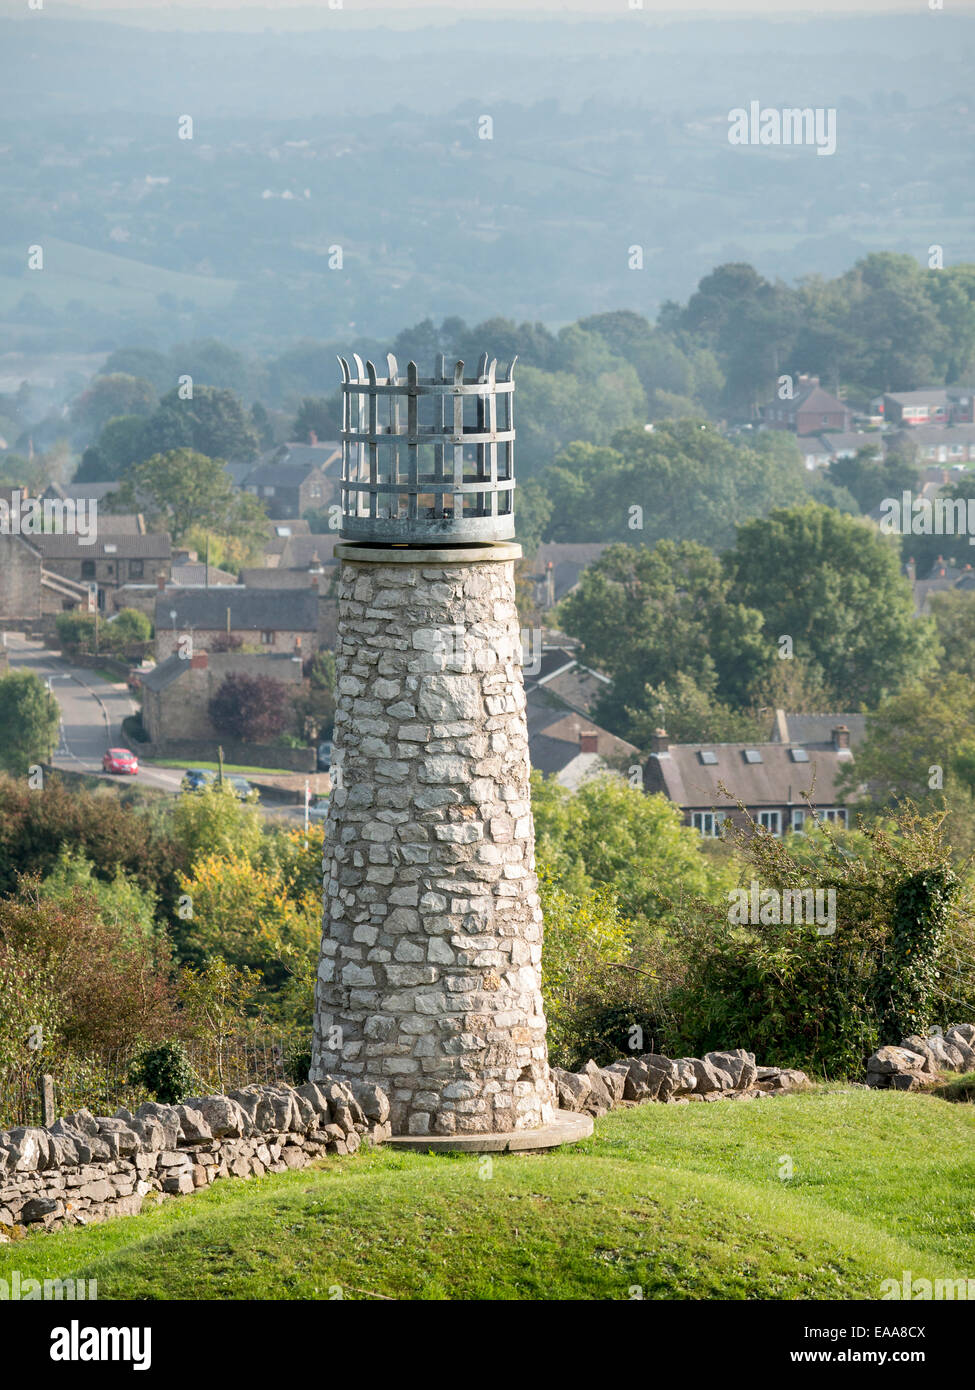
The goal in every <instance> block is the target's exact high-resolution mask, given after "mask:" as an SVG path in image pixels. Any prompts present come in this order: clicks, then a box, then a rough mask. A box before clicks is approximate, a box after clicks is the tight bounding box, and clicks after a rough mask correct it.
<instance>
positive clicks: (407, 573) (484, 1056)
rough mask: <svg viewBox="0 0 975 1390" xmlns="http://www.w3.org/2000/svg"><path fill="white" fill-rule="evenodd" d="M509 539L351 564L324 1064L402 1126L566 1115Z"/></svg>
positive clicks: (316, 1071)
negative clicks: (551, 1059) (474, 549)
mask: <svg viewBox="0 0 975 1390" xmlns="http://www.w3.org/2000/svg"><path fill="white" fill-rule="evenodd" d="M353 550H354V548H353V547H342V552H343V555H344V556H347V555H349V554H350V553H352V551H353ZM507 550H508V551H509V552H510V550H511V547H508V548H507ZM504 551H505V548H503V547H492V546H485V547H483V556H484V558H483V560H482V559H480V556H478V557H477V558H475V559H466V560H464V561H463V562H460V563H443V562H442V560H441V559H440V558H439V557H443V555H444V554H445V552H444V551H439V552H436V556H437V557H438V558H437V559H434V558H433V556H434V553H433V552H426V558H424V555H425V552H424V551H423V550H409V551H407V550H406V549H404V550H400V551H398V552H395V551H394V552H392V554H393V555H396V556H397V560H398V561H399V562H396V563H393V562H390V563H385V562H383V559H382V552H378V551H376V550H370V551H369V552H368V553H369V555H370V556H371V557H376V556H377V555H378V556H379V557H380V558H379V559H378V560H377V559H375V558H371V559H370V560H368V561H367V560H365V559H362V560H355V561H353V560H351V559H349V558H343V560H342V563H341V572H340V582H339V640H338V648H337V657H336V664H337V672H338V681H337V692H338V697H337V712H336V717H335V734H334V740H333V766H334V767H335V769H336V771H335V778H336V784H337V785H336V786H335V788H334V789H333V792H332V796H331V801H330V808H329V819H328V823H327V829H326V849H325V865H324V880H325V910H324V924H323V934H322V956H321V964H320V969H319V977H318V982H317V998H316V1020H315V1036H314V1045H313V1063H312V1071H311V1076H312V1079H315V1078H316V1077H320V1076H323V1075H325V1074H327V1073H334V1074H337V1075H342V1076H348V1077H354V1078H360V1079H363V1080H368V1081H371V1082H374V1083H375V1084H377V1085H379V1086H381V1087H382V1088H383V1089H384V1090H386V1091H387V1092H388V1094H389V1097H390V1102H391V1105H392V1114H391V1119H392V1123H393V1130H394V1133H400V1134H407V1133H408V1134H416V1135H421V1134H426V1133H430V1134H437V1135H450V1134H455V1133H456V1134H472V1133H475V1134H476V1133H485V1132H498V1131H508V1130H515V1129H525V1128H535V1127H538V1126H540V1125H543V1124H547V1123H548V1122H549V1121H550V1120H551V1119H552V1117H553V1115H554V1113H555V1103H554V1096H553V1088H552V1083H551V1079H550V1076H549V1069H548V1062H547V1054H546V1046H545V1019H544V1014H543V1010H542V1000H541V993H540V967H541V954H542V912H541V907H540V905H539V900H538V892H537V880H536V877H535V865H534V834H533V826H532V818H531V803H530V788H529V761H528V736H527V729H526V724H525V694H524V685H523V681H522V671H521V631H520V623H519V619H518V614H517V610H516V608H515V588H514V564H513V561H512V560H511V559H510V558H508V559H500V558H498V555H499V554H503V553H504ZM470 554H471V552H470V551H465V555H467V556H470ZM492 554H494V556H495V558H494V559H491V558H490V557H491V556H492Z"/></svg>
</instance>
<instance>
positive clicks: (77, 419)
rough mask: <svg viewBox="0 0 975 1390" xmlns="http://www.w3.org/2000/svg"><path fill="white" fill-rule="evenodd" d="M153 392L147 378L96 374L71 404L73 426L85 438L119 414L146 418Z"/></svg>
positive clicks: (154, 395)
mask: <svg viewBox="0 0 975 1390" xmlns="http://www.w3.org/2000/svg"><path fill="white" fill-rule="evenodd" d="M156 400H157V397H156V392H155V389H154V388H153V386H152V385H151V383H150V382H148V381H142V380H140V379H139V378H138V377H134V376H127V375H126V374H125V373H124V372H112V373H111V374H110V375H108V376H96V377H95V379H94V380H93V381H92V383H91V385H90V386H89V387H88V388H87V390H86V391H84V392H83V393H82V395H80V396H79V397H78V399H77V400H76V401H75V402H74V404H73V405H72V407H71V420H72V423H73V424H74V426H75V429H76V430H77V431H78V432H79V434H81V435H82V436H84V437H85V438H87V439H91V438H92V436H94V435H97V434H98V433H99V431H100V430H101V429H102V428H103V427H104V426H105V425H106V424H107V423H108V421H109V420H111V419H114V418H115V417H116V416H119V415H135V416H140V417H143V418H144V417H146V416H149V415H151V414H152V412H153V410H154V409H155V408H156Z"/></svg>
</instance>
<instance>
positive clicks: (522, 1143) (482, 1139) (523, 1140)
mask: <svg viewBox="0 0 975 1390" xmlns="http://www.w3.org/2000/svg"><path fill="white" fill-rule="evenodd" d="M592 1128H593V1126H592V1116H591V1115H576V1114H573V1113H572V1112H571V1111H568V1110H559V1111H558V1112H557V1114H556V1116H555V1119H554V1120H552V1121H551V1123H550V1124H547V1125H542V1126H541V1127H540V1128H539V1129H513V1130H507V1131H503V1132H500V1133H497V1134H394V1135H393V1137H392V1139H387V1140H386V1143H387V1144H388V1145H390V1146H391V1147H392V1148H394V1149H411V1150H413V1151H414V1152H417V1153H435V1154H448V1153H455V1154H456V1153H461V1154H487V1153H492V1154H493V1153H521V1152H524V1151H526V1150H529V1149H557V1148H558V1146H559V1145H560V1144H575V1143H577V1142H578V1141H579V1140H580V1139H588V1138H589V1136H590V1135H591V1134H592Z"/></svg>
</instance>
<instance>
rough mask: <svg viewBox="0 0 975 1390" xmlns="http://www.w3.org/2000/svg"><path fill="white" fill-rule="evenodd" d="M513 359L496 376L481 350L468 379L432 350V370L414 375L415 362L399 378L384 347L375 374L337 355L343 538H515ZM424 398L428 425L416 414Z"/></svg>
mask: <svg viewBox="0 0 975 1390" xmlns="http://www.w3.org/2000/svg"><path fill="white" fill-rule="evenodd" d="M515 360H517V359H514V360H513V361H512V362H511V363H510V365H509V366H508V368H507V369H506V370H505V371H503V372H501V373H499V372H498V364H497V360H496V359H492V360H490V361H489V359H488V355H487V353H483V354H482V355H481V358H480V361H479V362H478V365H477V373H476V375H475V376H471V377H465V375H464V364H463V362H460V361H458V362H456V363H455V364H454V367H453V369H452V370H448V368H447V364H446V361H445V359H444V357H443V356H442V355H441V356H440V357H438V359H437V361H436V363H435V365H434V372H433V375H432V376H429V377H421V376H420V375H419V374H418V371H417V367H416V363H415V362H410V363H408V365H407V369H406V374H405V376H404V375H401V374H400V371H399V368H398V365H397V362H396V358H395V357H394V356H393V355H392V353H389V354H388V355H387V358H386V365H387V375H386V376H385V377H380V376H377V374H376V368H375V366H374V365H373V363H372V362H366V363H363V361H362V359H361V358H360V357H359V355H358V354H357V353H353V354H352V362H353V364H354V367H350V365H349V362H348V361H347V360H346V358H344V357H340V358H339V363H340V365H341V368H342V478H341V484H340V487H341V499H342V527H341V532H340V534H341V535H342V536H343V537H345V538H347V539H349V540H369V541H374V542H378V543H380V544H396V543H398V544H411V543H414V544H415V543H430V542H437V543H440V544H449V543H451V542H452V541H453V542H455V543H458V544H465V543H469V542H471V541H499V540H509V539H510V538H511V537H512V536H513V535H514V487H515V480H514V466H513V460H514V439H515V431H514V424H513V412H512V397H513V393H514V389H515V383H514V375H513V374H514V365H515ZM425 397H429V398H431V404H430V407H429V409H430V411H431V416H432V423H429V424H428V423H424V422H422V417H421V412H420V403H421V401H422V400H423V398H425ZM499 398H500V402H501V408H500V410H499V408H498V402H499ZM384 399H385V404H384V405H382V406H381V405H380V402H381V401H382V400H384ZM468 399H471V407H470V409H471V410H472V414H471V415H470V416H468V419H469V421H470V423H467V422H466V421H465V403H466V401H467V400H468ZM404 403H405V407H406V408H405V411H404V410H403V405H404ZM448 457H449V458H450V460H451V461H450V463H448ZM367 459H368V466H367V465H366V460H367Z"/></svg>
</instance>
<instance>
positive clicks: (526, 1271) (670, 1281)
mask: <svg viewBox="0 0 975 1390" xmlns="http://www.w3.org/2000/svg"><path fill="white" fill-rule="evenodd" d="M973 1141H975V1111H973V1108H972V1107H971V1106H970V1105H964V1104H960V1105H954V1104H949V1103H948V1102H946V1101H944V1100H940V1099H937V1098H935V1097H933V1096H918V1095H909V1094H903V1093H894V1092H868V1091H858V1090H842V1089H831V1090H824V1091H821V1092H817V1093H815V1094H811V1095H804V1096H790V1097H784V1098H781V1099H777V1100H769V1101H759V1102H753V1103H750V1104H749V1103H732V1102H728V1103H719V1104H715V1105H686V1106H657V1105H647V1106H643V1107H641V1108H639V1109H634V1110H623V1111H618V1112H616V1113H615V1114H612V1115H608V1116H606V1117H605V1118H604V1119H602V1120H598V1121H597V1122H596V1134H595V1135H594V1137H593V1138H592V1139H591V1140H588V1141H587V1142H585V1143H583V1144H580V1145H577V1146H576V1147H574V1148H572V1149H566V1150H562V1151H555V1152H553V1153H549V1154H543V1155H535V1156H529V1155H525V1156H518V1155H508V1156H502V1157H495V1158H494V1159H493V1161H492V1162H491V1163H486V1162H485V1160H484V1159H482V1158H478V1157H476V1156H462V1157H460V1156H458V1157H439V1158H433V1157H429V1156H426V1155H421V1154H408V1153H394V1152H391V1151H389V1150H378V1151H372V1152H362V1153H360V1154H359V1155H357V1156H356V1157H355V1158H332V1159H327V1160H325V1161H323V1162H322V1163H321V1164H319V1165H317V1166H316V1167H315V1168H313V1169H306V1170H304V1171H303V1172H297V1173H288V1174H282V1175H280V1176H275V1177H268V1178H263V1179H259V1180H250V1181H246V1182H239V1181H232V1180H228V1181H225V1182H222V1183H218V1184H217V1185H216V1186H214V1187H213V1188H210V1189H209V1190H207V1191H205V1192H202V1193H200V1194H199V1195H197V1196H193V1197H188V1198H187V1197H184V1198H180V1199H176V1200H169V1201H166V1202H164V1203H163V1204H161V1205H160V1206H158V1207H156V1208H154V1209H151V1210H147V1211H145V1212H144V1213H143V1214H142V1215H141V1216H138V1217H131V1218H126V1219H123V1220H117V1221H112V1222H108V1223H106V1224H104V1225H101V1226H96V1227H91V1228H89V1229H88V1230H73V1231H65V1232H59V1233H57V1234H54V1235H34V1236H30V1237H29V1238H27V1239H26V1240H23V1241H20V1242H16V1243H14V1244H10V1245H4V1246H0V1276H4V1277H9V1273H10V1272H11V1271H12V1270H14V1269H19V1270H20V1273H21V1277H22V1278H27V1277H30V1276H33V1277H35V1278H39V1279H43V1278H55V1277H61V1278H66V1277H69V1276H73V1277H75V1278H89V1279H92V1278H94V1279H97V1280H98V1296H99V1298H100V1299H112V1298H142V1299H165V1298H177V1299H194V1300H197V1299H216V1298H219V1299H251V1298H257V1299H316V1298H321V1299H326V1298H330V1297H337V1296H341V1297H343V1298H349V1299H356V1298H370V1297H372V1298H375V1297H385V1298H408V1299H501V1298H503V1299H558V1298H581V1299H626V1298H629V1297H632V1296H633V1288H634V1286H639V1287H640V1289H642V1296H643V1297H644V1298H655V1299H667V1298H694V1299H700V1298H731V1299H740V1298H759V1299H761V1298H767V1299H797V1298H798V1299H804V1298H829V1299H844V1298H878V1297H879V1296H880V1293H881V1281H882V1280H884V1279H887V1278H896V1279H900V1277H901V1274H902V1271H904V1270H911V1271H912V1274H913V1277H915V1278H917V1277H926V1278H930V1279H936V1278H942V1279H946V1278H956V1279H957V1278H967V1277H973V1278H975V1219H973V1218H975V1143H973ZM790 1162H791V1171H792V1173H793V1176H792V1177H791V1178H785V1177H782V1176H780V1173H785V1172H787V1171H788V1165H789V1163H790Z"/></svg>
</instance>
